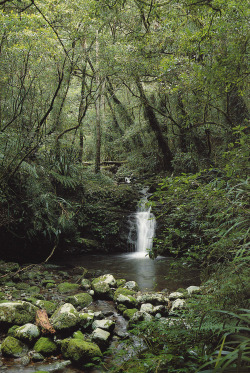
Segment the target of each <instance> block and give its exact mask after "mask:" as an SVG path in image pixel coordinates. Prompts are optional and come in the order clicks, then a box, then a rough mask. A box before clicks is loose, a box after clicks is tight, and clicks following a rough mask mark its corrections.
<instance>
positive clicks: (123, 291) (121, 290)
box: [114, 288, 135, 300]
mask: <svg viewBox="0 0 250 373" xmlns="http://www.w3.org/2000/svg"><path fill="white" fill-rule="evenodd" d="M120 294H122V295H131V296H133V295H134V294H135V292H134V291H133V290H129V289H125V288H118V289H117V290H116V291H115V294H114V300H117V298H118V297H119V295H120Z"/></svg>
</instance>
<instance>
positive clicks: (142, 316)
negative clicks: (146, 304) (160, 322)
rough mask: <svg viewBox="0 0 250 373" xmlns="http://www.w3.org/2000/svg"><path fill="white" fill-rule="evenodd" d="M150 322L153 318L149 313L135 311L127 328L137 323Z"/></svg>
mask: <svg viewBox="0 0 250 373" xmlns="http://www.w3.org/2000/svg"><path fill="white" fill-rule="evenodd" d="M152 320H153V317H152V316H151V315H150V314H149V313H147V312H142V311H137V312H135V313H134V315H133V316H132V317H131V319H130V320H129V326H131V325H132V324H136V323H138V322H139V321H152Z"/></svg>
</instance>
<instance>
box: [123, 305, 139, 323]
mask: <svg viewBox="0 0 250 373" xmlns="http://www.w3.org/2000/svg"><path fill="white" fill-rule="evenodd" d="M137 311H138V310H137V308H128V309H126V310H125V311H124V312H123V317H124V318H125V319H128V320H130V319H131V318H132V317H133V316H134V314H135V313H136V312H137Z"/></svg>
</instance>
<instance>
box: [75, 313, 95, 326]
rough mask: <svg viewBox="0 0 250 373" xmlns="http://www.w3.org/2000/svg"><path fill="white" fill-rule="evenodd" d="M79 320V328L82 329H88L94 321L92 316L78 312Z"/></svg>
mask: <svg viewBox="0 0 250 373" xmlns="http://www.w3.org/2000/svg"><path fill="white" fill-rule="evenodd" d="M79 318H80V325H81V327H82V328H83V329H88V328H89V327H90V326H91V325H92V323H93V321H94V314H89V313H85V312H80V313H79Z"/></svg>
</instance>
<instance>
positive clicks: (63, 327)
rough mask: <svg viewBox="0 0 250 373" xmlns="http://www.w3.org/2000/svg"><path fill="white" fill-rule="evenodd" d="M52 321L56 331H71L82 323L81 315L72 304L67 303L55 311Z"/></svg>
mask: <svg viewBox="0 0 250 373" xmlns="http://www.w3.org/2000/svg"><path fill="white" fill-rule="evenodd" d="M50 322H51V323H52V325H53V327H54V328H55V330H56V331H58V332H67V331H68V332H70V331H71V330H72V329H74V328H76V326H77V325H78V324H79V323H80V317H79V314H78V312H77V311H76V309H75V307H74V306H73V305H72V304H70V303H65V304H63V305H62V306H60V307H59V308H58V309H57V310H56V311H55V312H54V313H53V315H52V317H51V318H50Z"/></svg>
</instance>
